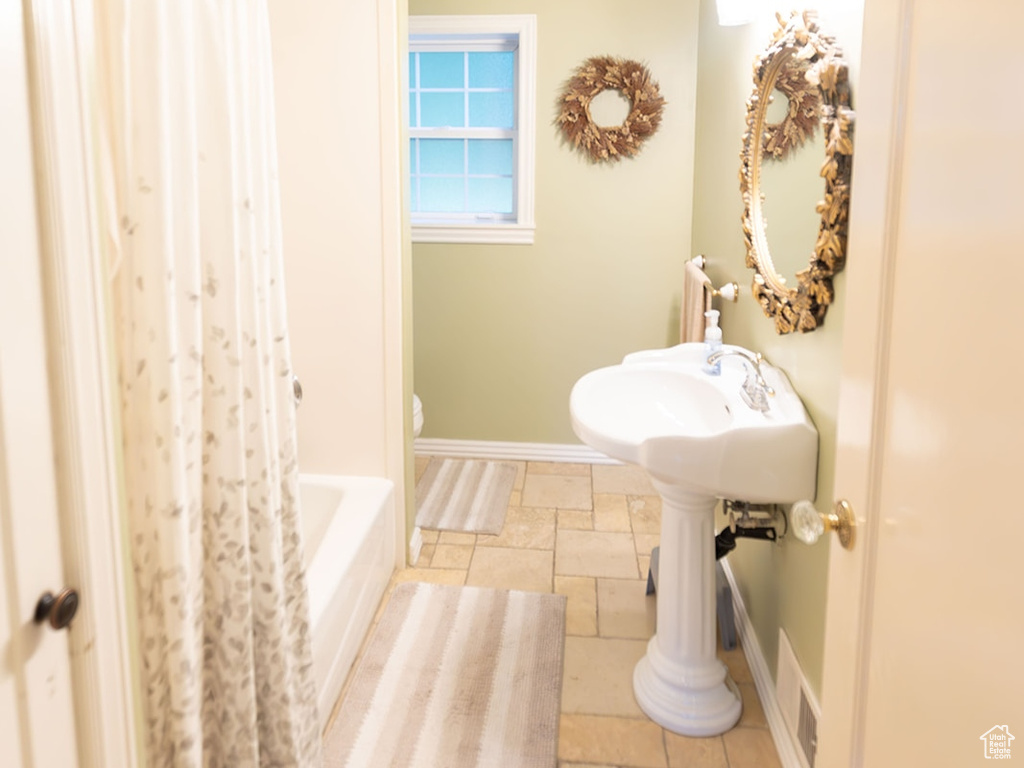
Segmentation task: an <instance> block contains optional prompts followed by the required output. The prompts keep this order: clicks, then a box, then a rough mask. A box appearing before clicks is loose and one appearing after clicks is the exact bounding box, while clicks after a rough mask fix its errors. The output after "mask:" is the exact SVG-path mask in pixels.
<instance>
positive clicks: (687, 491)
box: [569, 344, 818, 736]
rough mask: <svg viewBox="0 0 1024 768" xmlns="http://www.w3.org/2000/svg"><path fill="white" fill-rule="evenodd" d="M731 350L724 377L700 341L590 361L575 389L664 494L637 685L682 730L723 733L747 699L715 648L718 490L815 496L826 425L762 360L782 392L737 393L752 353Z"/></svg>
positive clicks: (576, 415)
mask: <svg viewBox="0 0 1024 768" xmlns="http://www.w3.org/2000/svg"><path fill="white" fill-rule="evenodd" d="M723 349H724V350H725V351H726V353H727V354H726V355H725V356H724V357H723V358H722V360H721V362H722V372H721V375H720V376H711V375H708V374H706V373H704V371H703V370H702V366H703V362H704V345H703V344H680V345H678V346H676V347H672V348H669V349H663V350H650V351H646V352H636V353H633V354H631V355H627V356H626V357H625V359H624V360H623V361H622V363H621V364H620V365H613V366H610V367H607V368H600V369H598V370H596V371H591V372H590V373H588V374H586V375H585V376H583V377H582V378H581V379H580V380H579V381H578V382H576V385H575V386H574V387H573V390H572V394H571V396H570V399H569V407H570V411H571V413H572V423H573V429H574V430H575V431H576V434H577V435H578V436H579V437H580V439H581V440H583V442H585V443H586V444H588V445H589V446H591V447H592V448H595V449H597V450H599V451H601V452H602V453H605V454H607V455H608V456H610V457H612V458H614V459H618V460H620V461H624V462H628V463H631V464H638V465H640V466H641V467H643V468H644V469H646V470H647V472H648V474H649V475H650V476H651V480H652V482H653V484H654V487H655V488H656V489H657V490H658V493H660V494H661V497H662V520H661V542H660V546H661V555H660V564H659V574H658V593H657V600H658V614H657V616H658V619H657V631H656V632H655V634H654V636H653V637H652V638H651V640H650V642H649V643H648V645H647V653H646V655H645V656H644V657H643V658H642V659H641V660H640V662H639V663H638V664H637V666H636V669H635V671H634V673H633V692H634V694H635V696H636V700H637V703H638V704H639V705H640V708H641V709H643V711H644V712H646V713H647V715H648V716H649V717H650V718H651V719H652V720H654V721H655V722H656V723H658V724H660V725H662V726H663V727H665V728H667V729H669V730H670V731H673V732H675V733H680V734H683V735H686V736H714V735H717V734H720V733H723V732H725V731H727V730H729V729H730V728H732V726H733V725H735V724H736V722H737V721H738V720H739V717H740V712H741V709H742V706H741V703H740V696H739V692H738V690H737V688H736V686H735V684H734V683H733V682H732V681H731V680H730V679H729V677H728V674H727V670H726V668H725V665H724V664H723V663H722V662H721V661H720V660H719V659H718V657H717V654H716V641H715V626H716V625H715V594H714V590H715V551H714V511H715V506H716V504H717V501H718V499H720V498H727V499H736V500H743V501H749V502H757V503H780V504H781V503H792V502H795V501H797V500H800V499H813V498H814V491H815V484H816V479H817V457H818V433H817V430H816V429H815V428H814V425H813V424H812V423H811V420H810V418H809V417H808V415H807V411H806V410H805V409H804V406H803V403H801V402H800V398H799V397H798V396H797V394H796V393H795V392H794V391H793V388H792V386H791V385H790V383H789V381H788V379H786V376H785V374H783V373H782V372H781V371H779V370H778V369H777V368H774V367H772V366H771V365H768V364H767V363H764V362H761V363H760V370H761V374H762V376H763V379H764V383H766V384H767V385H768V386H769V387H770V388H771V389H772V390H773V391H774V394H773V396H772V397H769V398H768V405H767V410H766V411H764V412H761V411H758V410H755V409H753V408H751V406H750V405H748V404H747V402H745V401H744V399H743V397H742V395H741V391H742V389H743V386H744V382H745V381H747V378H748V374H749V372H750V368H751V366H752V364H751V362H749V361H748V360H746V359H745V358H746V356H749V357H750V358H751V359H753V357H754V355H753V353H750V352H749V351H747V350H744V349H742V348H740V347H733V346H730V345H726V346H725V347H723Z"/></svg>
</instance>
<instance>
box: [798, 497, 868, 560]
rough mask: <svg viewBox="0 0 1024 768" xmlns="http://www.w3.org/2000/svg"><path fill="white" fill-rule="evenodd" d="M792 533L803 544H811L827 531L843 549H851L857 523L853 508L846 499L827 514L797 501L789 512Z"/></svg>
mask: <svg viewBox="0 0 1024 768" xmlns="http://www.w3.org/2000/svg"><path fill="white" fill-rule="evenodd" d="M790 522H792V524H793V533H794V534H796V537H797V538H798V539H800V541H802V542H804V543H805V544H813V543H815V542H816V541H817V540H818V539H819V538H821V535H822V534H823V533H825V532H827V531H835V532H836V534H837V535H838V536H839V543H840V544H841V545H842V546H843V549H853V544H854V539H855V536H854V532H855V531H856V528H857V522H856V519H855V518H854V515H853V507H851V506H850V503H849V502H848V501H846V499H840V500H839V501H837V502H836V504H835V507H834V508H833V510H832V511H831V512H829V513H827V514H826V513H822V512H819V511H818V510H817V509H815V507H814V504H812V503H811V502H809V501H798V502H797V503H796V504H794V505H793V509H792V511H791V512H790Z"/></svg>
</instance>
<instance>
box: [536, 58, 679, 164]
mask: <svg viewBox="0 0 1024 768" xmlns="http://www.w3.org/2000/svg"><path fill="white" fill-rule="evenodd" d="M606 88H614V89H615V90H617V91H619V92H621V93H622V95H623V96H625V97H626V98H627V99H629V102H630V108H629V115H628V116H627V117H626V119H625V120H624V121H623V122H622V125H619V126H617V127H614V128H605V127H602V126H599V125H596V124H595V123H594V120H593V118H592V117H591V116H590V103H591V102H592V101H593V100H594V97H595V96H597V95H598V94H599V93H601V92H602V91H604V90H605V89H606ZM559 101H560V103H561V107H562V109H561V112H560V113H559V115H558V118H557V120H556V122H557V123H558V125H559V126H560V127H561V128H562V132H563V133H564V134H565V137H566V138H567V139H568V140H569V141H571V142H572V144H573V146H574V147H575V148H576V149H581V148H582V150H583V151H585V152H586V153H587V154H588V155H589V156H590V159H591V160H593V161H595V162H597V161H602V160H620V159H622V157H623V156H625V157H633V156H634V155H636V154H637V153H638V152H639V151H640V149H641V147H642V146H643V143H644V142H645V141H646V140H647V139H649V138H650V137H651V136H653V135H654V133H655V131H657V130H658V126H659V125H660V124H661V113H662V110H663V109H664V107H665V99H664V98H662V96H661V91H659V90H658V84H657V83H656V82H655V81H654V80H653V79H651V73H650V72H649V71H648V70H647V67H645V66H644V65H643V64H640V63H639V62H636V61H630V60H628V59H618V58H615V57H612V56H595V57H593V58H590V59H587V60H586V61H585V62H583V63H582V64H581V65H580V66H579V67H578V68H577V69H576V71H575V72H574V73H573V76H572V78H571V79H570V80H569V82H568V84H567V85H566V88H565V91H564V93H563V94H562V96H561V99H560V100H559Z"/></svg>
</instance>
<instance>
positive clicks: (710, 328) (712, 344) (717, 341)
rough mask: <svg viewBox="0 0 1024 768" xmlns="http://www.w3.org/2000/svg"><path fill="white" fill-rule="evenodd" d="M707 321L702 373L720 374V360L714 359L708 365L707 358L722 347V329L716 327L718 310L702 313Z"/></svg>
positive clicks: (709, 374)
mask: <svg viewBox="0 0 1024 768" xmlns="http://www.w3.org/2000/svg"><path fill="white" fill-rule="evenodd" d="M704 317H706V318H707V323H705V326H704V365H703V369H704V373H706V374H708V376H720V375H721V373H722V361H721V360H716V361H715V362H714V363H713V364H711V365H708V362H707V358H708V355H710V354H711V353H713V352H717V351H718V350H720V349H721V348H722V329H721V328H719V327H718V310H717V309H709V310H708V311H707V312H705V313H704Z"/></svg>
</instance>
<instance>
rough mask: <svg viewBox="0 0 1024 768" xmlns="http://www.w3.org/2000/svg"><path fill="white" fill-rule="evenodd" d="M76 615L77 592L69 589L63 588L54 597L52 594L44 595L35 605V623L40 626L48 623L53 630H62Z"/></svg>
mask: <svg viewBox="0 0 1024 768" xmlns="http://www.w3.org/2000/svg"><path fill="white" fill-rule="evenodd" d="M76 613H78V592H77V591H75V590H74V589H72V588H71V587H65V588H64V589H62V590H61V591H60V592H58V593H57V594H56V595H54V594H53V593H52V592H47V593H45V594H44V595H43V596H42V597H40V598H39V602H38V603H36V615H35V621H36V623H37V624H42V623H43V622H44V621H45V622H47V623H49V625H50V626H51V627H53V628H54V629H64V627H66V626H68V625H69V624H70V623H71V620H72V619H73V618H75V614H76Z"/></svg>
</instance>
